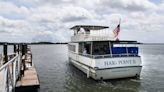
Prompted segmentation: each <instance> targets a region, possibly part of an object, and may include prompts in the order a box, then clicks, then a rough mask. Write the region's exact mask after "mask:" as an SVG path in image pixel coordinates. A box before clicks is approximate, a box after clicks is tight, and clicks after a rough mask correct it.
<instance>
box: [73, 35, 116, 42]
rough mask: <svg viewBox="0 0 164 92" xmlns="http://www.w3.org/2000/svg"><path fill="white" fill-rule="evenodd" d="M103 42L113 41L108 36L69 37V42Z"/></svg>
mask: <svg viewBox="0 0 164 92" xmlns="http://www.w3.org/2000/svg"><path fill="white" fill-rule="evenodd" d="M103 40H114V38H113V37H112V36H110V35H105V34H104V35H101V34H99V35H94V34H77V35H74V36H72V37H71V41H73V42H75V41H103Z"/></svg>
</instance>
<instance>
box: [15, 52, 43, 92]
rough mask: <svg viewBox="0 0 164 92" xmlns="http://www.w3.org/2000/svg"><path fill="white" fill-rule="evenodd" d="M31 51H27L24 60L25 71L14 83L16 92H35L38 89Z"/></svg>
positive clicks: (38, 84) (37, 79)
mask: <svg viewBox="0 0 164 92" xmlns="http://www.w3.org/2000/svg"><path fill="white" fill-rule="evenodd" d="M31 55H32V54H31V51H30V50H29V51H27V54H26V57H24V59H25V70H24V74H23V75H22V77H21V79H20V80H18V81H17V83H16V89H15V90H16V92H24V91H37V89H38V88H39V87H40V83H39V78H38V74H37V72H36V69H35V66H34V64H33V63H32V56H31Z"/></svg>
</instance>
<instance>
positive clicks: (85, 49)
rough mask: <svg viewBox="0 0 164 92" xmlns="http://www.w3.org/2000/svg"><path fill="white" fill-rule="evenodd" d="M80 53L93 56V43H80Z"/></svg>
mask: <svg viewBox="0 0 164 92" xmlns="http://www.w3.org/2000/svg"><path fill="white" fill-rule="evenodd" d="M79 53H81V54H84V53H85V54H91V42H83V43H79Z"/></svg>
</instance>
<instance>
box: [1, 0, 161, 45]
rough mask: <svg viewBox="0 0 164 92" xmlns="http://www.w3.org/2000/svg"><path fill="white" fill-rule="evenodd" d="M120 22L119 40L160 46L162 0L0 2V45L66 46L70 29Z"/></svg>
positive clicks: (6, 0) (111, 25)
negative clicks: (9, 43)
mask: <svg viewBox="0 0 164 92" xmlns="http://www.w3.org/2000/svg"><path fill="white" fill-rule="evenodd" d="M120 18H121V31H120V34H119V39H120V40H137V41H139V42H144V43H164V0H0V42H37V41H51V42H68V41H70V37H71V35H72V32H71V31H69V28H71V27H72V26H74V25H104V26H109V27H110V28H109V31H112V30H113V29H114V28H115V27H116V26H117V25H118V21H119V19H120Z"/></svg>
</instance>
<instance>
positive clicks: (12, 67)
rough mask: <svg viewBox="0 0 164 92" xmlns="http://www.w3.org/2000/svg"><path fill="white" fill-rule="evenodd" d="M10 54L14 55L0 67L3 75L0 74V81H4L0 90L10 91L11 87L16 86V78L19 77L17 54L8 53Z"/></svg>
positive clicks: (3, 91)
mask: <svg viewBox="0 0 164 92" xmlns="http://www.w3.org/2000/svg"><path fill="white" fill-rule="evenodd" d="M10 56H14V57H13V58H11V59H10V60H9V61H8V62H7V63H5V64H4V65H2V66H1V67H0V72H3V73H4V75H3V76H1V77H2V78H3V79H2V81H0V82H1V83H4V85H3V86H2V89H1V91H2V92H12V91H13V88H14V87H15V86H16V80H17V79H18V77H19V72H20V64H19V63H20V61H19V55H18V54H10V55H8V57H10ZM2 60H3V59H2Z"/></svg>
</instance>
